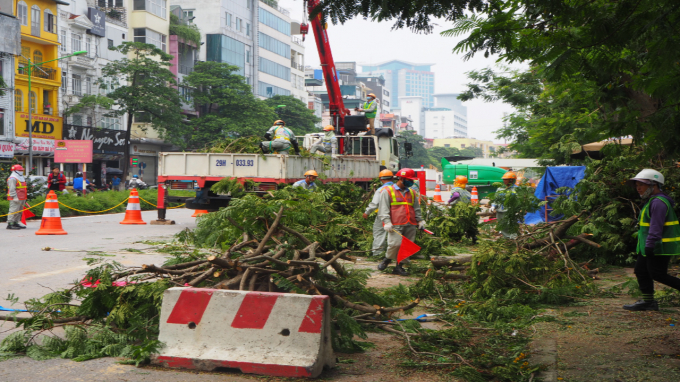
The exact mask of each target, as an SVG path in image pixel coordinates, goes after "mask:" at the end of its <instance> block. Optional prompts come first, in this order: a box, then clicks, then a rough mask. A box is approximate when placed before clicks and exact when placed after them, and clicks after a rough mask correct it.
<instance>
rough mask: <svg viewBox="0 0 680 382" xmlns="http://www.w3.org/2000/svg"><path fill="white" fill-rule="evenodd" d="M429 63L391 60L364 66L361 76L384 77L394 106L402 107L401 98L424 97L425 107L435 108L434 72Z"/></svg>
mask: <svg viewBox="0 0 680 382" xmlns="http://www.w3.org/2000/svg"><path fill="white" fill-rule="evenodd" d="M432 65H434V64H428V63H413V62H408V61H402V60H390V61H385V62H381V63H377V64H367V65H362V68H361V70H362V72H361V73H359V76H362V77H374V76H381V75H382V76H383V78H385V86H386V88H387V89H388V90H389V91H390V93H391V97H392V100H393V104H392V105H391V107H393V108H396V107H400V106H401V101H400V97H422V98H423V107H434V106H435V105H434V97H433V95H434V72H432Z"/></svg>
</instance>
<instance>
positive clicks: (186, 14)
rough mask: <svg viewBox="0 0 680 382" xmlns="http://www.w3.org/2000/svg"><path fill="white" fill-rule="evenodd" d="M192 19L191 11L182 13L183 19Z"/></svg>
mask: <svg viewBox="0 0 680 382" xmlns="http://www.w3.org/2000/svg"><path fill="white" fill-rule="evenodd" d="M192 17H194V11H193V10H191V11H184V18H185V19H190V18H192Z"/></svg>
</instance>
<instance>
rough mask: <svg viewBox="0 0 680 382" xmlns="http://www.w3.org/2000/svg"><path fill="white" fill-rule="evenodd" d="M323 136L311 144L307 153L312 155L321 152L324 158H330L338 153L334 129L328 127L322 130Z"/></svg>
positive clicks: (330, 126) (331, 126)
mask: <svg viewBox="0 0 680 382" xmlns="http://www.w3.org/2000/svg"><path fill="white" fill-rule="evenodd" d="M323 131H324V133H323V135H322V136H321V137H319V139H317V140H316V142H314V144H312V147H311V148H310V149H309V151H310V152H311V153H312V154H314V153H316V152H317V151H321V152H322V153H324V154H326V156H331V154H335V153H337V152H338V138H336V137H335V127H333V125H328V126H326V127H324V128H323Z"/></svg>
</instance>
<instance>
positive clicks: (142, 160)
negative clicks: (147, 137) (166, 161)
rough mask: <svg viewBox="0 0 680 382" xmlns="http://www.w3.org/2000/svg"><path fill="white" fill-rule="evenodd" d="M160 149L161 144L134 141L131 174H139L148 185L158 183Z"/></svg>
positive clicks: (131, 154)
mask: <svg viewBox="0 0 680 382" xmlns="http://www.w3.org/2000/svg"><path fill="white" fill-rule="evenodd" d="M160 150H161V146H160V145H151V144H143V143H132V144H131V145H130V162H131V163H130V175H139V178H140V179H142V180H143V181H144V183H146V184H148V185H154V184H156V183H157V182H158V153H159V152H160Z"/></svg>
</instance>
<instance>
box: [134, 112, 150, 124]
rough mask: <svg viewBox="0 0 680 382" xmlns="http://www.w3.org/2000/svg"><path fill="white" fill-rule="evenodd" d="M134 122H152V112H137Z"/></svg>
mask: <svg viewBox="0 0 680 382" xmlns="http://www.w3.org/2000/svg"><path fill="white" fill-rule="evenodd" d="M134 122H137V123H149V122H151V114H149V113H144V112H141V113H135V118H134Z"/></svg>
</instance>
